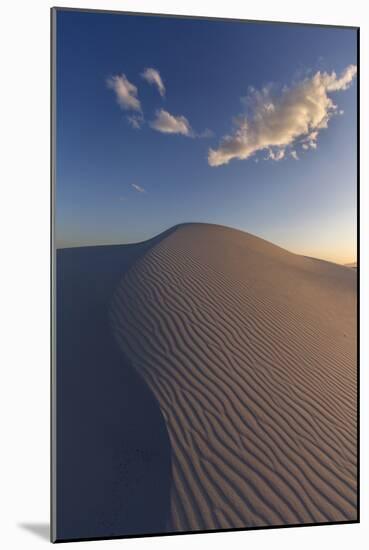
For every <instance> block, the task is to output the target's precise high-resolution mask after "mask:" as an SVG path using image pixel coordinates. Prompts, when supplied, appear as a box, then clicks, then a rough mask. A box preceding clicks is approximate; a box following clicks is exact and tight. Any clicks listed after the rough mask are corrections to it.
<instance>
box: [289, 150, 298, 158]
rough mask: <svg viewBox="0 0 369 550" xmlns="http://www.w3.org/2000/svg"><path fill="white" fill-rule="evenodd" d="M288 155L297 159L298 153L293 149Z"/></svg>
mask: <svg viewBox="0 0 369 550" xmlns="http://www.w3.org/2000/svg"><path fill="white" fill-rule="evenodd" d="M290 155H291V157H292V158H293V159H295V160H299V157H298V154H297V152H296V151H295V150H293V151H291V153H290Z"/></svg>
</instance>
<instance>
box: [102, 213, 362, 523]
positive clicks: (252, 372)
mask: <svg viewBox="0 0 369 550" xmlns="http://www.w3.org/2000/svg"><path fill="white" fill-rule="evenodd" d="M355 284H356V274H355V272H354V271H353V270H352V269H349V268H346V267H344V266H339V265H336V264H332V263H329V262H324V261H320V260H314V259H311V258H306V257H302V256H298V255H295V254H292V253H290V252H287V251H286V250H283V249H281V248H279V247H277V246H274V245H272V244H270V243H268V242H266V241H264V240H262V239H259V238H256V237H254V236H252V235H249V234H247V233H243V232H241V231H236V230H233V229H228V228H225V227H220V226H215V225H206V224H187V225H181V226H178V227H177V228H176V230H175V231H174V232H172V233H171V234H169V235H168V236H167V237H166V238H164V239H162V240H161V241H160V242H158V243H157V244H156V245H155V246H153V247H152V248H150V249H149V250H148V252H147V253H146V254H145V255H144V256H142V257H141V258H140V259H139V260H138V261H137V262H136V263H135V264H134V265H133V266H132V267H131V269H130V270H128V271H127V272H126V274H125V275H124V277H123V278H122V280H121V282H120V285H119V288H118V290H117V293H116V296H115V298H114V300H113V304H112V312H111V318H112V323H113V327H114V331H115V334H116V337H117V339H118V342H119V344H120V347H121V349H122V350H123V351H124V354H125V355H126V356H127V357H128V358H129V360H130V361H131V363H132V365H133V367H134V368H135V369H136V370H137V371H138V373H139V374H140V376H142V377H143V378H144V380H145V381H146V382H147V384H148V385H149V387H150V388H151V390H152V392H153V393H154V394H155V396H156V398H157V400H158V402H159V404H160V408H161V411H162V413H163V416H164V418H165V421H166V423H167V429H168V432H169V437H170V443H171V453H172V485H171V505H170V523H169V525H168V530H169V531H177V530H204V529H213V528H216V529H219V528H237V527H252V526H263V525H282V524H300V523H308V522H327V521H342V520H355V519H356V517H357V510H356V506H357V502H356V498H357V495H356V356H355V352H356V326H355V324H356V288H355Z"/></svg>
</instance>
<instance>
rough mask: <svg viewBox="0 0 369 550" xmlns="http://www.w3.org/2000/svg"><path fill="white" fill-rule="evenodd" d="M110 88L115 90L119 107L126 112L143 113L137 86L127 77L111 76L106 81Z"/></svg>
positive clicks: (122, 75) (123, 75)
mask: <svg viewBox="0 0 369 550" xmlns="http://www.w3.org/2000/svg"><path fill="white" fill-rule="evenodd" d="M106 83H107V86H108V88H111V89H112V90H114V92H115V95H116V99H117V102H118V105H119V106H120V107H121V108H122V109H124V110H125V111H138V112H141V110H142V109H141V103H140V101H139V99H138V92H137V86H135V85H134V84H132V82H130V81H129V80H128V79H127V77H126V75H125V74H124V73H122V74H121V75H115V76H111V77H110V78H108V79H107V81H106Z"/></svg>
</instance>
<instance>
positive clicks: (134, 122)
mask: <svg viewBox="0 0 369 550" xmlns="http://www.w3.org/2000/svg"><path fill="white" fill-rule="evenodd" d="M127 120H128V122H129V124H130V125H131V126H132V128H135V130H139V129H140V128H141V127H142V125H143V124H144V122H145V119H144V117H143V115H142V114H138V115H128V116H127Z"/></svg>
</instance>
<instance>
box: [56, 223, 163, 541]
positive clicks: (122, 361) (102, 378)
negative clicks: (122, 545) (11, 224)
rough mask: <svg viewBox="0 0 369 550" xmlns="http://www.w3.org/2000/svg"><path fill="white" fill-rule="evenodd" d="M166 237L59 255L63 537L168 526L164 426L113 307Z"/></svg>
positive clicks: (59, 526) (60, 530) (59, 468)
mask: <svg viewBox="0 0 369 550" xmlns="http://www.w3.org/2000/svg"><path fill="white" fill-rule="evenodd" d="M167 234H168V233H164V234H162V235H161V236H159V237H157V238H154V239H151V240H150V241H146V242H145V243H139V244H134V245H121V246H114V245H113V246H95V247H81V248H71V249H63V250H58V252H57V289H58V292H57V323H56V328H57V361H56V364H57V368H56V376H57V378H56V380H57V399H56V405H57V456H56V477H57V495H56V498H57V500H56V516H57V521H56V531H57V538H58V540H71V539H75V538H84V537H107V536H122V535H132V534H141V533H155V532H156V533H157V532H162V531H164V530H165V528H166V524H167V518H168V514H169V508H170V486H171V449H170V442H169V438H168V432H167V429H166V424H165V421H164V418H163V416H162V413H161V410H160V408H159V405H158V402H157V399H156V398H155V396H154V395H153V394H152V392H151V391H150V389H149V388H148V387H147V384H146V383H145V382H144V380H142V378H141V376H139V374H138V373H137V372H136V371H135V370H134V369H133V368H132V366H131V364H130V362H129V359H128V358H127V357H126V356H125V355H124V354H122V353H121V351H120V349H119V347H118V345H117V342H116V340H115V339H114V336H113V334H112V331H111V325H110V321H109V307H110V303H111V300H112V296H113V295H114V291H115V289H116V286H117V284H118V283H119V281H120V280H121V278H122V276H123V275H124V273H125V272H126V271H127V270H128V269H129V268H130V267H131V265H133V264H134V262H135V261H137V259H138V258H139V257H141V256H142V255H143V254H145V253H146V252H147V250H148V249H149V248H150V247H151V246H153V245H154V244H155V243H157V242H158V239H159V240H160V238H165V236H166V235H167Z"/></svg>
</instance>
